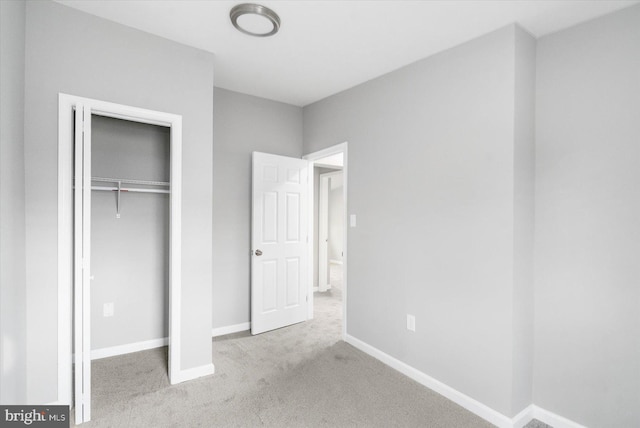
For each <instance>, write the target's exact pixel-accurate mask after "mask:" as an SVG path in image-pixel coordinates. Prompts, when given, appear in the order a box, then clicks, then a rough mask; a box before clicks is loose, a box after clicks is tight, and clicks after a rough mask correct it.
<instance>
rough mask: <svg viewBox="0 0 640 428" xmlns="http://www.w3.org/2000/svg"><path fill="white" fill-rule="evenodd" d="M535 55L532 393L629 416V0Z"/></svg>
mask: <svg viewBox="0 0 640 428" xmlns="http://www.w3.org/2000/svg"><path fill="white" fill-rule="evenodd" d="M537 54H538V61H537V65H538V70H537V101H536V103H537V104H536V113H537V123H536V246H535V251H536V283H535V320H536V324H535V375H534V379H535V382H534V400H533V401H534V402H535V404H536V405H539V406H541V407H543V408H545V409H548V410H550V411H552V412H555V413H558V414H560V415H563V416H565V417H567V418H569V419H572V420H574V421H576V422H578V423H581V424H583V425H586V426H590V427H631V426H640V406H639V405H638V403H640V340H638V338H640V310H639V305H640V287H639V286H638V285H639V284H640V264H639V263H638V254H640V222H639V219H640V193H638V186H639V183H640V168H639V167H638V161H639V160H640V144H639V142H640V140H639V138H640V103H639V101H638V100H640V78H639V76H640V6H634V7H632V8H628V9H624V10H622V11H620V12H617V13H614V14H612V15H608V16H605V17H603V18H600V19H597V20H594V21H591V22H588V23H585V24H582V25H579V26H577V27H574V28H571V29H569V30H566V31H562V32H559V33H556V34H552V35H550V36H547V37H543V38H541V39H540V40H539V42H538V52H537Z"/></svg>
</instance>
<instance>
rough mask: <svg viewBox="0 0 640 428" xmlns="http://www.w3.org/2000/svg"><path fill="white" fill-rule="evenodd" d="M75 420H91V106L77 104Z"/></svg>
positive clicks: (78, 421)
mask: <svg viewBox="0 0 640 428" xmlns="http://www.w3.org/2000/svg"><path fill="white" fill-rule="evenodd" d="M74 158H75V159H74V168H75V171H74V178H75V181H74V182H75V189H74V246H73V248H74V278H73V291H74V309H75V310H74V340H75V345H74V348H75V359H74V374H75V388H74V391H75V396H74V405H75V422H76V424H79V423H82V422H87V421H89V420H91V341H90V337H91V336H90V332H91V324H90V322H91V312H90V311H91V304H90V302H91V300H90V299H91V294H90V284H89V281H90V280H91V279H90V276H91V273H90V268H91V109H90V108H89V107H88V106H86V105H83V104H77V105H76V113H75V149H74Z"/></svg>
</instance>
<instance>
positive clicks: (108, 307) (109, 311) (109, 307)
mask: <svg viewBox="0 0 640 428" xmlns="http://www.w3.org/2000/svg"><path fill="white" fill-rule="evenodd" d="M102 316H104V317H112V316H113V303H105V304H104V306H103V307H102Z"/></svg>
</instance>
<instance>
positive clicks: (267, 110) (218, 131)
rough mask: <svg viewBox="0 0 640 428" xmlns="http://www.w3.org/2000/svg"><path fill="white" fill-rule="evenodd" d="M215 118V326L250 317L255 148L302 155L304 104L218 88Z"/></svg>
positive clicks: (260, 150)
mask: <svg viewBox="0 0 640 428" xmlns="http://www.w3.org/2000/svg"><path fill="white" fill-rule="evenodd" d="M214 122H215V123H214V145H213V156H214V168H213V188H214V192H213V234H214V236H215V239H214V242H213V260H214V262H213V263H214V281H213V326H214V328H215V327H226V326H230V325H236V324H240V323H246V322H249V321H250V319H249V318H250V298H249V297H250V292H249V291H250V288H249V287H250V283H249V272H250V270H249V268H250V255H249V251H250V244H251V242H250V236H251V235H250V233H251V153H252V152H253V151H259V152H266V153H273V154H277V155H283V156H292V157H300V156H301V155H302V108H300V107H296V106H292V105H288V104H283V103H279V102H275V101H270V100H266V99H263V98H257V97H253V96H249V95H244V94H240V93H237V92H232V91H228V90H225V89H220V88H215V96H214ZM210 301H211V300H210Z"/></svg>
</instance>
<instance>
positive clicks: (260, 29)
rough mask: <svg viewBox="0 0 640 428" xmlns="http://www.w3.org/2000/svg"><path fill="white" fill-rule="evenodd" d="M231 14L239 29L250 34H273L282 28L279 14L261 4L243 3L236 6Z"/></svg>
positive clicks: (257, 35)
mask: <svg viewBox="0 0 640 428" xmlns="http://www.w3.org/2000/svg"><path fill="white" fill-rule="evenodd" d="M229 16H230V17H231V22H232V23H233V26H234V27H236V28H237V29H238V31H241V32H243V33H245V34H248V35H250V36H256V37H267V36H273V35H274V34H276V33H277V32H278V30H279V29H280V17H279V16H278V14H276V13H275V12H274V11H272V10H271V9H269V8H267V7H264V6H260V5H259V4H251V3H243V4H239V5H237V6H234V8H233V9H231V12H230V13H229Z"/></svg>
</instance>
